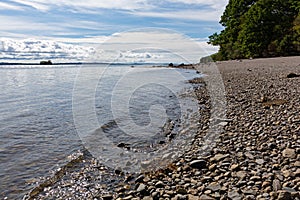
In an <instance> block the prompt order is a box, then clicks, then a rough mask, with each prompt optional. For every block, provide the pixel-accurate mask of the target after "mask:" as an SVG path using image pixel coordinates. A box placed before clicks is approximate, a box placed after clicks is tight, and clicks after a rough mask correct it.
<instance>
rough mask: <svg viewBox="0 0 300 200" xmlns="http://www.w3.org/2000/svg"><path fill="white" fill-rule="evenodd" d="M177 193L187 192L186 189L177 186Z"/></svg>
mask: <svg viewBox="0 0 300 200" xmlns="http://www.w3.org/2000/svg"><path fill="white" fill-rule="evenodd" d="M177 193H178V194H187V191H186V189H184V188H178V189H177Z"/></svg>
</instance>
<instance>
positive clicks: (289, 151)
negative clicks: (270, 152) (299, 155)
mask: <svg viewBox="0 0 300 200" xmlns="http://www.w3.org/2000/svg"><path fill="white" fill-rule="evenodd" d="M282 155H283V157H286V158H295V157H296V153H295V149H290V148H286V149H284V150H283V152H282Z"/></svg>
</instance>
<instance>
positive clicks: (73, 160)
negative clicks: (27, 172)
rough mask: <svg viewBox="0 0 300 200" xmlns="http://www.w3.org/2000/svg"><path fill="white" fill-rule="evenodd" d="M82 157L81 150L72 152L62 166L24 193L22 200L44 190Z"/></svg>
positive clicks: (29, 199) (28, 198)
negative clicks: (26, 193) (27, 192)
mask: <svg viewBox="0 0 300 200" xmlns="http://www.w3.org/2000/svg"><path fill="white" fill-rule="evenodd" d="M83 158H84V155H83V153H82V152H78V153H74V154H72V155H70V156H68V159H69V162H67V163H66V164H65V165H64V166H62V167H60V168H58V169H57V170H56V172H55V173H54V175H53V176H51V177H48V178H47V179H46V180H45V181H43V182H42V183H39V184H38V185H37V186H36V187H35V188H33V189H32V190H31V191H30V192H29V194H28V195H25V197H24V198H23V199H24V200H31V199H34V197H36V196H37V195H38V194H40V193H41V192H43V191H44V189H45V188H46V187H49V186H52V185H54V184H55V183H56V182H57V181H59V180H60V179H61V178H62V177H63V176H64V175H65V173H66V172H67V171H68V170H69V169H70V168H72V167H74V166H75V165H76V164H78V163H80V162H81V161H82V160H83Z"/></svg>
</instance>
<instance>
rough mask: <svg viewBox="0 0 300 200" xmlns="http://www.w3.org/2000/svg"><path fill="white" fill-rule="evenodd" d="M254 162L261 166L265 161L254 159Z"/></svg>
mask: <svg viewBox="0 0 300 200" xmlns="http://www.w3.org/2000/svg"><path fill="white" fill-rule="evenodd" d="M255 162H256V163H257V164H259V165H262V164H264V162H265V161H264V159H256V160H255Z"/></svg>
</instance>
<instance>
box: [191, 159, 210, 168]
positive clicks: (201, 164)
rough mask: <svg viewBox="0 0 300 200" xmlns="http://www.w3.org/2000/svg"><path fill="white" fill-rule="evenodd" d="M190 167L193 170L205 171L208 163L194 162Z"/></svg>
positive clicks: (202, 161)
mask: <svg viewBox="0 0 300 200" xmlns="http://www.w3.org/2000/svg"><path fill="white" fill-rule="evenodd" d="M190 166H191V167H192V168H197V169H203V168H205V167H206V161H205V160H193V161H192V162H190Z"/></svg>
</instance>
